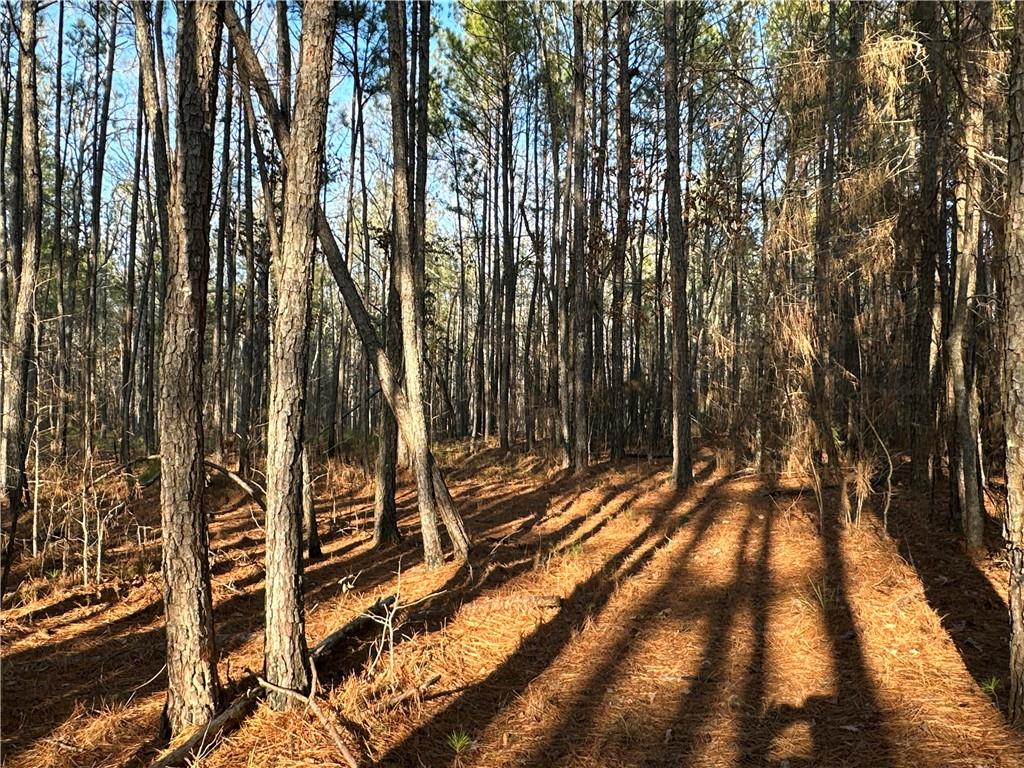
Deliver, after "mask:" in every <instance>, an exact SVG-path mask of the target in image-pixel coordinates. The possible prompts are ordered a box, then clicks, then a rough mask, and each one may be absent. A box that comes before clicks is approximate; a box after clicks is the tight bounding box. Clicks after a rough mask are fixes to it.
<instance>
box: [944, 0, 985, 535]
mask: <svg viewBox="0 0 1024 768" xmlns="http://www.w3.org/2000/svg"><path fill="white" fill-rule="evenodd" d="M960 12H961V30H960V40H959V46H960V51H961V56H962V64H961V67H962V75H961V76H962V78H963V82H964V86H965V91H964V94H965V97H964V103H963V105H962V107H961V115H960V146H959V149H958V152H959V156H958V160H957V168H956V179H957V182H956V214H957V228H956V264H955V269H956V272H955V275H954V280H955V291H954V298H953V314H952V320H951V323H950V328H949V335H948V336H947V337H946V363H947V377H948V384H947V391H950V392H951V393H952V411H953V416H954V419H953V420H954V424H955V434H954V436H953V437H952V439H951V447H953V450H954V451H955V454H956V461H955V462H953V463H952V464H953V466H954V467H955V473H956V477H955V478H954V489H955V490H956V492H957V496H958V498H959V507H960V515H961V521H962V523H963V528H964V536H965V537H966V539H967V543H968V545H970V546H972V547H979V546H981V545H982V544H983V543H984V535H985V519H984V513H983V510H982V505H981V486H980V480H979V477H978V444H977V439H976V435H977V412H976V410H975V408H974V406H973V404H972V398H971V382H970V381H969V379H968V373H967V359H968V357H969V356H970V355H971V346H972V344H973V339H972V338H971V333H970V327H969V314H970V305H971V302H972V300H973V296H974V290H975V281H976V279H977V273H978V270H977V250H978V238H979V233H980V227H981V208H980V206H981V171H980V168H979V165H978V163H979V160H978V155H979V153H980V151H981V141H982V132H983V120H984V99H983V95H982V94H983V90H984V85H985V70H984V67H985V64H984V62H985V57H986V55H987V52H988V50H989V48H990V42H989V35H990V27H991V21H992V5H991V4H990V3H988V2H971V3H966V4H964V6H963V7H962V8H961V11H960Z"/></svg>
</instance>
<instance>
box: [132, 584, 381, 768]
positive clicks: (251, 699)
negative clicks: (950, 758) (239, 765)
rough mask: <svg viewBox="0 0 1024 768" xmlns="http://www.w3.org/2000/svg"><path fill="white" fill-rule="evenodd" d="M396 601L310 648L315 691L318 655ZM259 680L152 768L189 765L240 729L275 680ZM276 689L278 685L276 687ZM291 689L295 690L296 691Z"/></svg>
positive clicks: (369, 611) (376, 605)
mask: <svg viewBox="0 0 1024 768" xmlns="http://www.w3.org/2000/svg"><path fill="white" fill-rule="evenodd" d="M394 602H395V596H394V595H389V596H388V597H385V598H382V599H381V600H378V601H377V602H375V603H373V604H372V605H371V606H370V607H369V608H367V609H366V610H365V611H364V612H363V613H362V614H360V615H359V616H357V617H356V618H354V619H352V621H350V622H348V623H347V624H345V625H344V626H342V627H341V628H340V629H337V630H335V631H334V632H332V633H331V634H329V635H328V636H327V637H326V638H324V639H323V640H322V641H320V643H318V644H317V645H316V647H314V648H313V650H311V651H310V653H309V656H310V659H309V664H310V668H311V669H312V670H313V691H314V693H315V692H316V683H317V678H316V664H315V659H319V658H321V657H322V656H325V655H327V654H328V653H329V652H330V651H331V650H333V649H334V648H335V647H336V646H337V645H338V644H339V643H341V642H343V641H344V640H345V639H347V638H350V637H352V636H353V635H355V634H357V633H358V632H360V631H362V630H363V629H365V628H366V627H368V626H369V625H370V624H372V623H373V622H374V621H375V618H374V617H375V616H377V615H378V614H379V613H381V612H382V611H386V610H387V608H388V607H389V606H390V605H392V604H393V603H394ZM258 682H259V685H258V686H249V685H247V686H245V692H244V693H242V694H241V695H240V696H239V697H238V698H236V699H235V700H234V701H233V702H231V705H230V706H229V707H228V708H227V709H225V710H224V711H223V712H221V713H220V714H219V715H217V716H216V717H214V718H213V719H212V720H210V722H208V723H207V724H206V725H204V726H200V727H199V728H197V729H196V730H195V731H194V732H193V733H192V735H191V736H189V738H188V739H187V740H186V741H185V742H183V743H182V744H181V745H180V746H178V747H176V748H175V749H173V750H172V751H170V752H168V753H167V754H166V755H164V756H163V757H161V758H160V759H159V760H157V761H156V762H155V763H153V764H152V765H151V766H150V768H173V767H174V766H180V765H186V764H188V761H189V760H190V759H191V758H193V757H194V756H195V755H196V754H198V753H199V752H201V751H202V750H203V749H205V748H206V747H208V746H209V745H211V744H212V743H213V742H214V741H215V740H216V739H217V738H218V737H221V736H224V735H226V734H227V733H229V732H230V731H233V730H234V729H236V728H237V727H238V726H239V725H241V723H242V721H243V720H244V719H245V718H246V717H247V716H248V715H249V713H250V712H252V710H253V709H255V707H256V704H257V702H259V700H260V699H262V698H263V696H264V690H265V689H266V688H267V687H268V686H269V687H273V683H267V681H265V680H258ZM274 690H278V689H277V688H274ZM279 692H280V693H284V694H286V695H289V692H288V691H286V690H284V689H280V691H279ZM291 693H295V692H294V691H292V692H291ZM296 695H301V694H296ZM314 711H315V710H314ZM329 727H330V726H329ZM333 730H334V734H336V733H337V729H336V728H334V729H333ZM334 734H332V735H334ZM346 751H347V750H346ZM348 758H351V754H348ZM350 765H352V766H355V765H356V763H355V762H354V760H353V761H351V762H350Z"/></svg>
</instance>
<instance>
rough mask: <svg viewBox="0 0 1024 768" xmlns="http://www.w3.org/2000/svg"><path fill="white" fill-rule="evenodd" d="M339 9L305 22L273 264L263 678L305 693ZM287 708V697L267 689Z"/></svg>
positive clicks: (323, 8) (328, 7)
mask: <svg viewBox="0 0 1024 768" xmlns="http://www.w3.org/2000/svg"><path fill="white" fill-rule="evenodd" d="M334 27H335V18H334V5H333V4H332V3H311V4H309V5H307V6H306V9H305V13H304V14H303V20H302V55H301V62H300V64H299V77H298V84H299V87H298V91H297V93H296V95H295V113H294V116H293V119H292V123H291V130H292V134H291V141H290V142H289V143H288V144H287V146H286V148H285V158H284V165H285V167H286V168H287V169H288V172H287V173H286V174H285V186H284V216H283V222H282V235H281V250H280V252H279V256H280V261H279V263H278V264H277V266H276V268H275V270H274V276H275V278H276V279H275V283H276V289H277V291H276V294H277V311H276V312H275V314H274V318H273V329H272V336H271V357H270V407H269V420H270V423H269V427H268V430H267V587H266V644H265V647H264V654H263V663H264V670H265V672H266V676H267V680H268V681H269V682H271V683H273V684H275V685H278V686H281V687H283V688H290V689H291V690H296V691H303V692H304V691H305V690H306V689H307V687H308V685H309V666H308V660H307V652H306V637H305V619H304V612H303V605H302V511H303V505H302V501H303V499H302V494H303V484H304V481H305V476H304V474H303V461H302V458H303V441H304V438H303V432H304V427H305V412H304V406H305V402H304V397H303V393H304V392H305V389H306V375H307V361H308V352H309V351H308V334H307V330H306V325H307V321H308V317H309V307H310V300H311V295H310V294H311V287H312V268H313V262H312V259H310V258H309V255H310V254H311V253H313V249H314V246H315V244H316V229H315V226H316V211H317V208H318V199H319V194H320V185H321V179H322V174H323V170H324V125H325V123H326V120H327V98H328V93H329V87H330V75H331V55H332V52H333V40H334ZM270 701H271V704H272V705H273V706H274V707H275V708H277V709H283V708H285V707H286V706H288V704H289V699H288V698H287V697H286V696H283V695H281V694H277V693H275V692H271V693H270Z"/></svg>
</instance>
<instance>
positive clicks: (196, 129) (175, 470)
mask: <svg viewBox="0 0 1024 768" xmlns="http://www.w3.org/2000/svg"><path fill="white" fill-rule="evenodd" d="M133 7H134V15H135V25H136V32H135V35H136V42H137V44H138V49H139V62H140V67H141V69H142V76H143V99H144V101H145V105H146V119H147V123H148V124H149V127H150V136H151V138H152V141H153V155H154V158H155V165H156V170H157V188H158V196H159V197H160V199H161V200H166V201H167V205H159V206H158V208H159V209H160V226H161V243H162V244H163V247H164V249H165V251H164V253H165V259H166V261H165V264H166V276H165V280H166V293H165V300H164V304H165V308H164V330H163V339H164V345H163V353H162V355H161V360H160V390H159V398H160V409H159V428H160V452H161V456H162V459H161V482H160V512H161V514H160V517H161V527H162V532H163V574H164V605H165V611H166V615H167V677H168V688H167V716H168V719H169V721H170V724H171V728H172V730H173V731H174V732H175V733H180V732H181V731H182V730H184V729H185V728H187V727H189V726H190V725H195V724H197V723H201V722H205V721H207V720H209V719H210V718H211V717H212V715H213V713H214V710H215V709H216V706H217V701H218V694H219V691H218V683H217V667H216V649H215V645H214V634H213V609H212V604H211V597H210V569H209V560H208V555H207V552H208V549H209V532H208V530H207V525H206V510H205V509H204V506H203V496H204V487H205V471H204V467H203V337H204V326H205V308H206V307H205V305H206V284H207V274H208V271H209V261H210V241H209V222H210V205H211V197H212V192H213V190H212V179H213V121H214V114H215V109H216V101H217V80H218V72H217V69H218V64H219V49H220V37H221V36H220V27H221V21H222V18H221V11H220V8H219V7H218V5H217V3H215V2H199V3H196V4H189V5H185V6H182V8H181V9H180V11H179V16H178V52H177V56H178V89H177V90H178V92H177V104H178V107H177V120H176V129H177V142H176V145H177V147H178V148H179V153H178V157H177V160H176V162H175V163H174V176H173V180H172V178H171V177H170V175H169V173H168V169H169V167H170V163H169V158H168V154H169V152H168V147H167V144H166V139H165V134H164V125H165V123H164V119H163V117H162V112H161V108H160V106H159V97H158V90H157V88H158V86H157V78H156V73H155V70H154V66H153V56H152V45H153V36H152V31H151V28H150V23H149V16H148V9H147V7H146V5H145V4H144V3H142V2H141V0H135V2H134V3H133Z"/></svg>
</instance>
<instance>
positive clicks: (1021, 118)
mask: <svg viewBox="0 0 1024 768" xmlns="http://www.w3.org/2000/svg"><path fill="white" fill-rule="evenodd" d="M1009 114H1010V125H1009V150H1008V153H1007V158H1008V161H1009V162H1008V166H1007V174H1006V176H1007V211H1006V268H1005V271H1004V274H1005V275H1006V283H1005V285H1004V288H1003V297H1004V312H1005V317H1006V318H1007V320H1008V322H1006V323H1005V324H1004V328H1005V346H1004V356H1003V363H1004V369H1003V386H1002V394H1003V412H1004V418H1005V421H1004V424H1005V430H1006V502H1007V503H1006V517H1005V518H1004V522H1003V535H1004V537H1005V539H1006V555H1007V557H1006V560H1007V564H1008V565H1009V570H1010V587H1009V598H1010V670H1009V671H1010V684H1009V689H1010V697H1009V701H1008V707H1007V709H1008V715H1009V718H1010V721H1011V722H1013V723H1014V724H1016V725H1018V726H1024V325H1022V324H1021V322H1020V320H1019V318H1021V317H1022V316H1024V14H1022V13H1021V12H1020V8H1018V9H1017V14H1016V18H1015V20H1014V34H1013V54H1012V60H1011V64H1010V109H1009Z"/></svg>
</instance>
